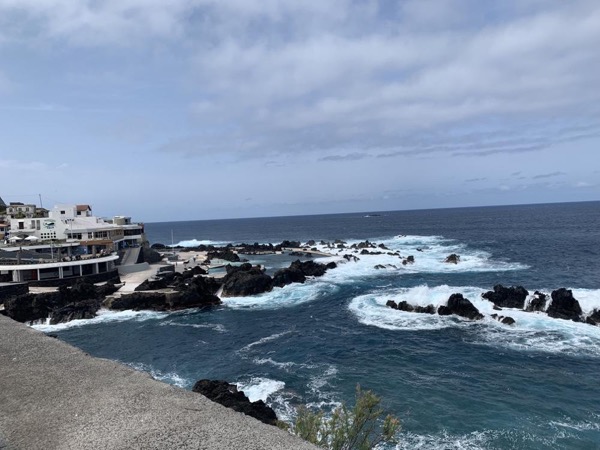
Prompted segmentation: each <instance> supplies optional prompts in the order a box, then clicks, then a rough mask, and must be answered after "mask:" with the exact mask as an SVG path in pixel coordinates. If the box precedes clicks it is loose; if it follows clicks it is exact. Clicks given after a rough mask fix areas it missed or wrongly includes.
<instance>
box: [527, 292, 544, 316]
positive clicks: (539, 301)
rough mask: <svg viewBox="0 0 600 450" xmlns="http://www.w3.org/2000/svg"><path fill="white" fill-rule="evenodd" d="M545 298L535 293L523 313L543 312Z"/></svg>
mask: <svg viewBox="0 0 600 450" xmlns="http://www.w3.org/2000/svg"><path fill="white" fill-rule="evenodd" d="M546 297H547V295H546V294H543V293H541V292H538V291H535V292H534V293H533V298H532V299H531V301H530V302H529V304H528V305H527V308H525V311H527V312H535V311H543V310H544V309H546Z"/></svg>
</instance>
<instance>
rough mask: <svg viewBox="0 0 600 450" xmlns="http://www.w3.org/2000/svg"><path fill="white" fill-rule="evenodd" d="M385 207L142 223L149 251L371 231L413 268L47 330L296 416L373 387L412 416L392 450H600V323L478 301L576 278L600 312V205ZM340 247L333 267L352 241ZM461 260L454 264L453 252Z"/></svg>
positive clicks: (362, 264) (97, 351)
mask: <svg viewBox="0 0 600 450" xmlns="http://www.w3.org/2000/svg"><path fill="white" fill-rule="evenodd" d="M377 214H378V215H373V213H372V212H371V213H370V214H368V213H360V214H359V213H356V214H340V215H321V216H304V217H278V218H263V219H239V220H213V221H191V222H172V223H150V224H146V230H147V234H148V238H149V240H150V242H152V243H155V242H161V243H164V244H170V243H171V232H173V236H175V238H176V244H177V243H178V244H180V245H184V246H195V245H198V244H200V243H215V244H225V243H230V242H231V243H241V242H245V243H254V242H259V243H279V242H281V241H282V240H284V239H288V240H300V241H304V242H305V241H307V240H309V239H314V240H316V241H317V242H319V241H321V240H326V241H332V240H334V239H343V240H345V241H346V242H348V244H352V243H357V242H360V241H364V240H366V239H368V240H369V241H371V242H375V243H377V244H384V245H385V246H386V247H387V248H389V249H390V251H392V252H399V253H400V254H401V255H402V256H403V257H406V256H408V255H413V256H414V257H415V263H414V264H412V265H402V264H401V260H400V259H399V258H398V257H397V256H392V255H388V254H386V253H387V251H385V252H384V254H382V255H360V254H356V256H358V257H359V258H360V260H359V261H356V262H345V263H339V266H338V268H336V269H334V270H330V271H329V272H327V274H326V275H325V276H323V277H321V278H317V279H311V280H308V281H307V282H306V283H304V284H294V285H289V286H286V287H284V288H275V289H274V290H273V291H272V292H269V293H266V294H263V295H259V296H255V297H246V298H226V299H224V303H223V305H222V306H220V307H218V308H215V309H212V310H208V311H199V310H186V311H179V312H174V313H157V312H131V311H125V312H104V313H102V314H101V315H99V316H98V317H97V318H95V319H91V320H83V321H73V322H70V323H67V324H61V325H56V326H38V328H40V329H43V330H44V331H48V332H53V333H56V334H58V336H59V337H60V338H61V339H63V340H65V341H67V342H69V343H71V344H73V345H76V346H78V347H80V348H82V349H83V350H85V351H86V352H89V353H90V354H92V355H94V356H99V357H104V358H110V359H114V360H118V361H121V362H123V363H125V364H128V365H130V366H131V367H134V368H136V369H138V370H142V371H146V372H148V373H150V374H151V375H152V376H153V377H155V378H156V379H159V380H162V381H165V382H167V383H172V384H175V385H177V386H180V387H183V388H186V389H190V388H191V387H192V385H193V384H194V382H195V381H196V380H198V379H201V378H211V379H224V380H228V381H230V382H234V383H236V384H237V385H238V386H239V387H240V388H241V389H243V390H244V391H245V392H246V393H247V394H248V395H249V397H250V399H251V400H258V399H262V400H265V401H266V402H267V403H268V404H270V405H271V406H272V407H273V408H274V409H275V410H276V412H277V413H278V416H279V417H280V418H282V419H283V420H287V421H291V420H293V418H294V415H295V411H296V407H297V406H298V405H308V406H309V407H311V408H315V409H316V408H319V409H322V410H325V411H331V409H332V408H335V407H336V406H338V405H340V404H341V403H342V402H346V403H349V404H352V402H353V399H354V392H355V389H356V385H357V384H360V386H361V387H362V388H363V389H370V390H373V391H374V392H375V393H377V394H378V395H379V396H380V397H382V399H383V406H384V408H385V409H386V410H387V411H388V412H391V413H393V414H395V415H396V416H398V417H399V418H400V419H401V422H402V431H401V433H400V435H399V443H398V444H397V445H394V446H392V447H391V448H398V449H405V448H406V449H413V448H419V449H439V448H444V449H509V448H510V449H512V448H514V449H521V448H531V449H542V448H543V449H545V448H565V449H572V448H575V449H577V448H581V449H590V448H600V386H599V379H598V376H599V374H600V327H594V326H591V325H587V324H583V323H575V322H571V321H564V320H559V319H552V318H549V317H548V316H547V315H546V314H545V313H543V312H541V313H526V312H523V311H517V310H505V311H503V312H502V314H504V315H510V316H511V317H513V318H514V319H515V320H516V324H515V325H514V326H507V325H502V324H500V323H499V322H497V321H496V320H493V319H491V318H490V317H489V315H490V314H492V313H493V310H492V305H491V303H489V302H487V301H485V300H483V299H482V298H481V294H482V293H483V292H486V291H487V290H490V289H492V287H493V286H494V285H495V284H498V283H501V284H504V285H506V286H510V285H523V286H524V287H525V288H527V289H528V290H529V291H530V293H533V291H534V290H541V291H543V292H546V293H550V292H551V291H552V290H554V289H557V288H559V287H566V288H569V289H572V290H573V294H574V296H575V298H577V299H578V300H579V302H580V304H581V306H582V309H583V310H584V313H590V312H591V311H593V310H594V309H595V308H600V271H599V267H600V263H599V261H600V260H599V257H600V203H599V202H588V203H572V204H553V205H534V206H512V207H508V206H504V207H487V208H461V209H446V210H427V211H404V212H400V211H397V212H379V213H377ZM319 248H321V249H324V247H322V246H319ZM325 250H327V251H332V250H329V249H325ZM333 253H336V255H335V256H332V257H328V258H323V259H320V260H321V261H322V262H328V261H337V262H339V261H340V260H342V258H341V256H342V255H343V254H346V253H349V251H348V250H344V249H341V250H334V251H333ZM451 253H456V254H459V255H460V262H459V263H458V264H456V265H454V264H447V263H445V262H444V259H445V257H446V256H448V255H449V254H451ZM249 258H250V259H251V261H252V262H253V263H261V264H266V265H267V266H268V267H271V268H273V267H276V266H282V265H287V264H288V263H289V259H288V260H286V261H285V263H283V262H282V261H281V260H278V259H277V258H273V257H272V256H250V257H249ZM343 261H345V260H343ZM376 265H384V266H386V268H385V269H375V266H376ZM455 292H460V293H462V294H463V295H464V296H465V297H466V298H468V299H470V300H471V301H472V302H473V304H474V305H475V306H476V307H477V308H478V309H479V310H480V311H481V312H482V313H484V314H485V315H486V317H485V318H484V319H483V320H482V321H477V322H471V321H468V320H464V319H461V318H459V317H456V316H445V317H441V316H437V315H426V314H416V313H406V312H402V311H397V310H392V309H390V308H387V307H386V306H385V303H386V301H387V300H395V301H402V300H406V301H408V302H409V303H411V304H416V305H423V306H426V305H428V304H433V305H436V306H437V305H440V304H444V303H445V302H446V301H447V299H448V297H449V296H450V295H451V294H453V293H455Z"/></svg>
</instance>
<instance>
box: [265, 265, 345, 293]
mask: <svg viewBox="0 0 600 450" xmlns="http://www.w3.org/2000/svg"><path fill="white" fill-rule="evenodd" d="M335 267H336V264H335V263H329V264H327V265H325V264H321V263H318V262H315V261H304V262H301V261H300V260H296V261H294V262H293V263H292V264H290V267H288V268H285V269H279V270H278V271H277V272H275V275H274V276H273V286H278V287H283V286H285V285H288V284H291V283H304V282H305V281H306V277H320V276H323V275H324V274H325V272H327V269H334V268H335Z"/></svg>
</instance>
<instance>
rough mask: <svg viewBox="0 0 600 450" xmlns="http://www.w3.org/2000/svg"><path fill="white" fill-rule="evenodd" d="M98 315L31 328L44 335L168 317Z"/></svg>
mask: <svg viewBox="0 0 600 450" xmlns="http://www.w3.org/2000/svg"><path fill="white" fill-rule="evenodd" d="M97 314H98V315H97V316H96V317H94V318H92V319H78V320H71V321H70V322H66V323H58V324H56V325H50V324H49V323H48V322H49V321H47V322H46V323H42V324H36V325H31V328H34V329H36V330H39V331H43V332H44V333H52V332H57V331H63V330H68V329H70V328H77V327H83V326H86V325H93V324H99V323H105V322H125V321H133V322H142V321H145V320H151V319H162V318H163V317H166V316H167V315H168V313H165V312H156V311H132V310H125V311H110V310H108V309H101V310H99V311H98V313H97Z"/></svg>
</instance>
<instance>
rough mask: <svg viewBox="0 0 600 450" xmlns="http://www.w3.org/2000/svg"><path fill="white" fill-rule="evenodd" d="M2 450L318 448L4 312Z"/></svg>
mask: <svg viewBox="0 0 600 450" xmlns="http://www.w3.org/2000/svg"><path fill="white" fill-rule="evenodd" d="M0 449H2V450H9V449H10V450H12V449H19V450H20V449H27V450H36V449H45V450H53V449H60V450H62V449H207V450H213V449H214V450H217V449H218V450H229V449H231V450H236V449H240V450H242V449H243V450H252V449H281V450H290V449H299V450H304V449H306V450H309V449H310V450H315V449H316V447H313V446H312V445H310V444H308V443H306V442H304V441H301V440H299V439H297V438H295V437H294V436H291V435H290V434H288V433H286V432H284V431H281V430H279V429H277V428H276V427H272V426H269V425H265V424H263V423H261V422H259V421H257V420H255V419H252V418H251V417H248V416H245V415H243V414H240V413H236V412H234V411H232V410H229V409H227V408H224V407H222V406H221V405H218V404H216V403H213V402H211V401H210V400H208V399H207V398H205V397H204V396H202V395H200V394H196V393H193V392H191V391H186V390H184V389H180V388H177V387H174V386H170V385H168V384H165V383H162V382H159V381H156V380H153V379H152V378H151V377H150V376H149V375H147V374H144V373H141V372H137V371H135V370H133V369H131V368H129V367H127V366H124V365H122V364H119V363H116V362H113V361H110V360H105V359H99V358H93V357H91V356H89V355H87V354H86V353H84V352H83V351H81V350H79V349H77V348H74V347H72V346H70V345H68V344H66V343H64V342H62V341H60V340H58V339H54V338H51V337H48V336H46V335H44V334H43V333H41V332H38V331H36V330H33V329H31V328H29V327H27V326H25V325H23V324H20V323H17V322H14V321H12V320H11V319H8V318H6V317H4V316H1V315H0Z"/></svg>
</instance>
